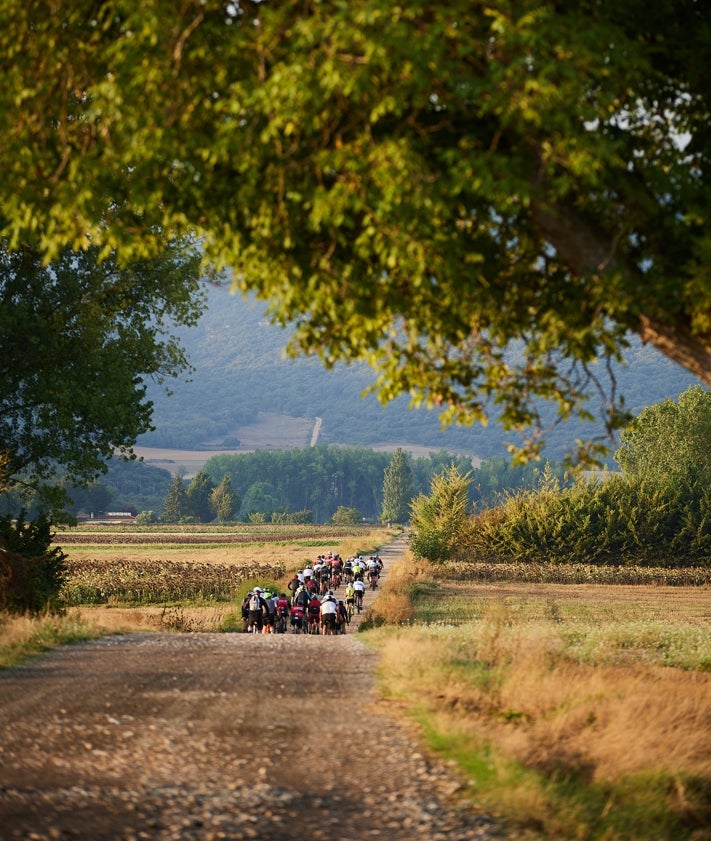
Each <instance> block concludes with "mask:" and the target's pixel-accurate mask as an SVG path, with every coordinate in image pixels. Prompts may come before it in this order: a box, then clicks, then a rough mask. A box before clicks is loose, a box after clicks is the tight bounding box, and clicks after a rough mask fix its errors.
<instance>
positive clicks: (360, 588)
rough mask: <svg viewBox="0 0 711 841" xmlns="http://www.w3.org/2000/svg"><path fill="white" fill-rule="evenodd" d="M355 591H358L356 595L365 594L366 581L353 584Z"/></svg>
mask: <svg viewBox="0 0 711 841" xmlns="http://www.w3.org/2000/svg"><path fill="white" fill-rule="evenodd" d="M353 589H354V590H355V591H356V593H358V592H361V593H362V592H364V591H365V582H364V581H354V582H353Z"/></svg>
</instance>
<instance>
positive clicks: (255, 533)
mask: <svg viewBox="0 0 711 841" xmlns="http://www.w3.org/2000/svg"><path fill="white" fill-rule="evenodd" d="M392 534H393V532H392V530H388V529H384V528H379V527H363V526H356V527H352V528H346V527H335V526H334V527H331V526H310V527H304V526H294V527H288V526H287V527H284V526H279V527H278V528H276V527H271V528H269V527H265V526H254V527H237V528H232V529H230V528H226V527H214V528H213V527H205V526H203V527H182V528H174V527H171V528H170V529H167V530H166V529H165V528H160V527H132V526H120V527H116V528H107V527H106V526H88V527H82V528H80V529H78V530H72V531H64V532H61V533H59V534H57V535H56V537H55V543H56V544H57V545H58V546H61V548H62V550H63V551H64V552H65V553H66V555H67V564H66V565H67V571H68V575H67V580H66V583H65V585H64V587H63V590H62V594H61V595H62V599H63V601H64V603H65V604H66V605H69V606H77V605H101V604H107V605H116V606H118V605H155V604H166V603H187V602H200V603H203V604H204V603H219V602H229V601H234V600H235V599H237V598H238V597H240V595H241V593H242V592H243V591H246V589H247V587H248V586H249V585H250V583H257V582H259V583H261V584H278V583H280V582H282V581H283V580H284V579H285V577H286V576H287V575H288V574H289V573H293V571H294V570H295V569H298V568H301V567H303V566H305V564H306V563H307V562H309V561H313V560H314V559H315V557H316V556H317V555H319V554H324V553H326V552H328V551H332V552H338V553H340V554H341V555H342V556H343V557H348V556H352V555H357V554H365V553H368V552H372V551H375V549H376V548H377V547H378V546H379V545H381V544H382V543H385V542H387V541H388V540H389V539H390V537H391V536H392Z"/></svg>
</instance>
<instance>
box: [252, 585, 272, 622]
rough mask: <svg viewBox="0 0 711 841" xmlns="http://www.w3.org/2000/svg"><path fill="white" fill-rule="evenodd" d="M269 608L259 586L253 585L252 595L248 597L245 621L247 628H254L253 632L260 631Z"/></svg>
mask: <svg viewBox="0 0 711 841" xmlns="http://www.w3.org/2000/svg"><path fill="white" fill-rule="evenodd" d="M268 613H269V609H268V608H267V603H266V601H265V600H264V598H263V597H262V590H261V588H260V587H255V588H254V589H253V590H252V595H251V596H250V597H249V619H248V622H247V630H248V631H250V630H252V629H253V628H254V629H255V630H254V631H253V633H261V632H262V630H263V628H264V619H265V617H266V616H267V615H268Z"/></svg>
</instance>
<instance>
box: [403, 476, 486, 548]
mask: <svg viewBox="0 0 711 841" xmlns="http://www.w3.org/2000/svg"><path fill="white" fill-rule="evenodd" d="M470 482H471V474H470V473H467V474H465V475H462V474H461V473H460V472H459V470H458V469H457V466H456V465H455V464H452V465H450V467H449V469H448V470H446V471H444V472H442V473H439V474H438V475H436V476H434V477H433V478H432V483H431V486H430V495H429V496H425V494H419V496H417V498H416V499H414V500H413V502H412V505H411V508H412V516H411V518H410V524H411V526H412V532H411V534H410V546H411V547H412V551H413V553H414V555H415V557H417V558H427V559H428V560H430V561H432V562H434V563H442V562H444V561H447V560H449V559H450V558H451V557H452V556H453V555H454V553H455V551H456V548H457V544H458V541H459V538H460V536H461V534H462V533H463V531H464V528H465V525H466V523H467V515H468V509H469V484H470Z"/></svg>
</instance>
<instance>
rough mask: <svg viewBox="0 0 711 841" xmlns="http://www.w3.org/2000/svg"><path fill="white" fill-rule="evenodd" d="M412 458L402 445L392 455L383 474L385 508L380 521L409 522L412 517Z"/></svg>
mask: <svg viewBox="0 0 711 841" xmlns="http://www.w3.org/2000/svg"><path fill="white" fill-rule="evenodd" d="M410 461H411V459H410V458H409V456H407V455H406V454H405V453H404V452H403V450H402V448H401V447H398V448H397V450H395V452H394V453H393V455H392V458H391V459H390V463H389V464H388V466H387V467H386V468H385V473H384V475H383V508H382V512H381V514H380V521H381V522H383V523H407V522H408V520H409V519H410V502H411V501H412V496H413V489H412V466H411V464H410Z"/></svg>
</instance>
